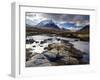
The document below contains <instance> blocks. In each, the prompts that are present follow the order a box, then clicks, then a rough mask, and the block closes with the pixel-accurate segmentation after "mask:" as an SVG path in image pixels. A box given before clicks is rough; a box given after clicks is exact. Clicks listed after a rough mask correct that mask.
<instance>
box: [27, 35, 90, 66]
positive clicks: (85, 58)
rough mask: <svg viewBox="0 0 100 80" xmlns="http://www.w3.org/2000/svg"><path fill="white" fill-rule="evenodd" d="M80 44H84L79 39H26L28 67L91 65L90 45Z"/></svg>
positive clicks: (40, 36)
mask: <svg viewBox="0 0 100 80" xmlns="http://www.w3.org/2000/svg"><path fill="white" fill-rule="evenodd" d="M78 42H79V43H81V44H83V43H82V42H81V41H79V40H78V39H69V38H63V37H58V36H47V35H36V36H29V37H27V38H26V67H38V66H59V65H78V64H89V51H88V48H89V46H88V45H89V44H88V42H85V43H84V44H86V45H81V44H78ZM80 48H81V49H80ZM86 49H87V50H86Z"/></svg>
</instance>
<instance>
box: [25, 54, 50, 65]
mask: <svg viewBox="0 0 100 80" xmlns="http://www.w3.org/2000/svg"><path fill="white" fill-rule="evenodd" d="M35 66H36V67H38V66H51V64H50V61H48V59H47V58H46V57H45V56H44V55H43V54H36V55H34V56H33V57H32V58H31V60H30V61H27V62H26V67H35Z"/></svg>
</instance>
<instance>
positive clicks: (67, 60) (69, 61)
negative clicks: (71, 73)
mask: <svg viewBox="0 0 100 80" xmlns="http://www.w3.org/2000/svg"><path fill="white" fill-rule="evenodd" d="M61 61H63V63H64V64H65V65H68V64H69V65H75V64H79V61H78V60H77V59H76V58H73V57H63V58H62V59H61Z"/></svg>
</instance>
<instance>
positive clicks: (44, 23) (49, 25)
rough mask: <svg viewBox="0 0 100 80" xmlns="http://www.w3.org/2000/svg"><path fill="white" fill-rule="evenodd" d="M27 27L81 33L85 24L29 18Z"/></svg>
mask: <svg viewBox="0 0 100 80" xmlns="http://www.w3.org/2000/svg"><path fill="white" fill-rule="evenodd" d="M26 25H29V26H31V27H38V28H44V29H60V30H70V31H79V30H81V29H82V28H84V26H86V25H85V24H77V23H75V22H60V21H58V22H57V21H54V20H52V19H46V18H38V19H35V18H27V19H26Z"/></svg>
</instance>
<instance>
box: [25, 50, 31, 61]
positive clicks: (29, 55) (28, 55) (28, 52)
mask: <svg viewBox="0 0 100 80" xmlns="http://www.w3.org/2000/svg"><path fill="white" fill-rule="evenodd" d="M30 50H31V49H26V61H29V60H30V58H31V56H32V52H30Z"/></svg>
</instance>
